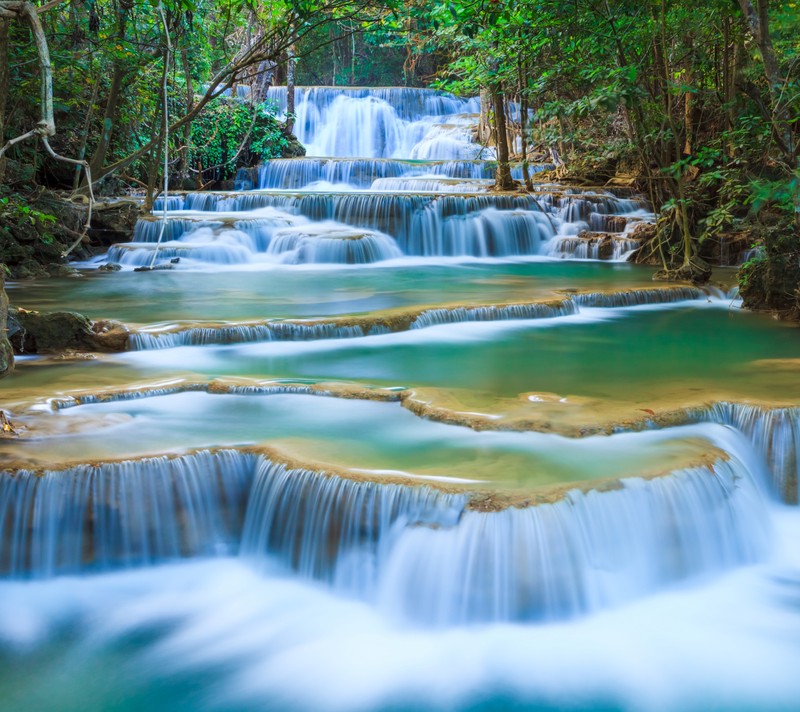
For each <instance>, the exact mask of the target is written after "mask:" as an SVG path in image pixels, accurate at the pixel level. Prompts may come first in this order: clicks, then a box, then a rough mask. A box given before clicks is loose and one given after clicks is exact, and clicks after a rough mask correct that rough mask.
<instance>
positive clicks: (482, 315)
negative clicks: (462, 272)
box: [411, 299, 578, 329]
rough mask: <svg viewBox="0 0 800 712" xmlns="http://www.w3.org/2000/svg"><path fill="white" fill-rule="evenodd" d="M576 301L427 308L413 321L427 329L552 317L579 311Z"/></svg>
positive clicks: (414, 326) (416, 325)
mask: <svg viewBox="0 0 800 712" xmlns="http://www.w3.org/2000/svg"><path fill="white" fill-rule="evenodd" d="M577 311H578V309H577V306H576V304H575V302H574V301H572V300H571V299H564V300H563V301H562V302H560V303H558V304H506V305H503V306H486V307H455V308H452V309H447V308H444V309H427V310H426V311H424V312H422V314H420V315H419V316H418V317H417V318H416V319H414V321H413V322H412V323H411V328H412V329H425V328H427V327H429V326H439V325H441V324H456V323H459V322H465V321H507V320H510V319H552V318H554V317H559V316H569V315H571V314H575V313H577Z"/></svg>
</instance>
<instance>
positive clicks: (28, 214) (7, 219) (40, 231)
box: [0, 193, 56, 245]
mask: <svg viewBox="0 0 800 712" xmlns="http://www.w3.org/2000/svg"><path fill="white" fill-rule="evenodd" d="M55 223H56V216H55V215H50V214H49V213H45V212H42V211H41V210H35V209H34V208H31V207H30V206H29V205H28V204H27V203H26V200H25V198H24V197H23V196H21V195H19V194H18V193H11V194H10V195H4V196H2V197H0V233H2V234H3V235H4V236H5V237H7V238H12V237H16V236H17V235H18V234H20V233H32V234H35V235H37V236H38V239H39V240H40V241H41V242H43V243H44V244H45V245H52V244H53V242H54V241H55V238H54V237H53V234H52V232H51V229H52V227H53V226H54V225H55Z"/></svg>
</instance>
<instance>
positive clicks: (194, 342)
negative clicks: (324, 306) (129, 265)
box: [129, 322, 389, 351]
mask: <svg viewBox="0 0 800 712" xmlns="http://www.w3.org/2000/svg"><path fill="white" fill-rule="evenodd" d="M386 333H389V330H388V329H387V328H386V327H385V326H383V325H380V324H375V325H373V326H360V325H352V326H350V325H343V324H336V323H332V322H320V323H313V324H302V323H298V322H265V323H263V324H230V325H221V326H207V327H203V326H196V327H195V326H193V327H187V328H184V329H178V330H175V331H161V332H147V331H138V332H135V333H132V334H131V335H130V337H129V344H130V349H131V350H132V351H144V350H149V349H169V348H174V347H176V346H203V345H209V344H244V343H253V342H259V341H312V340H316V339H354V338H358V337H362V336H375V335H377V334H386Z"/></svg>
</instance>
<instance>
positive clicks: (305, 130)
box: [267, 87, 480, 158]
mask: <svg viewBox="0 0 800 712" xmlns="http://www.w3.org/2000/svg"><path fill="white" fill-rule="evenodd" d="M267 98H268V99H269V100H271V101H273V102H275V104H276V105H277V106H278V108H279V110H280V111H285V108H286V87H272V88H270V90H269V92H268V96H267ZM295 107H296V114H297V119H296V122H295V132H296V134H297V137H298V139H299V140H300V142H301V143H302V144H303V145H305V146H306V148H307V153H308V155H311V156H338V157H345V156H347V157H356V158H402V157H409V156H410V157H411V158H415V157H420V156H415V155H414V150H415V148H416V147H417V145H419V144H420V143H421V142H422V143H425V146H426V148H425V149H422V150H423V152H425V153H426V154H430V153H435V154H436V155H435V156H430V157H437V158H477V156H476V155H472V156H465V155H462V154H463V153H465V152H466V149H462V148H461V146H465V147H470V146H472V147H474V144H472V142H471V136H465V137H464V138H463V139H460V140H458V139H455V138H453V137H452V136H451V135H448V136H447V137H445V140H444V141H437V138H436V134H437V131H441V130H442V129H441V128H440V127H441V126H443V125H445V124H449V123H451V122H453V121H458V119H457V118H456V115H459V114H475V113H478V112H479V111H480V105H479V103H478V102H477V100H475V99H459V98H457V97H455V96H453V95H451V94H447V93H445V92H437V91H433V90H430V89H404V88H400V87H397V88H392V87H388V88H375V89H360V88H352V87H342V88H340V87H298V88H297V89H296V90H295ZM462 121H464V120H463V119H462ZM473 122H474V120H472V119H469V120H466V121H465V123H466V124H467V125H471V124H472V123H473ZM431 134H433V136H431ZM453 141H458V143H459V148H458V149H454V148H453V146H452V142H453ZM431 143H432V144H434V145H436V146H438V148H435V149H430V148H429V147H428V146H429V144H431ZM472 153H473V154H474V153H475V151H474V150H472Z"/></svg>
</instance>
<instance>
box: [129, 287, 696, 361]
mask: <svg viewBox="0 0 800 712" xmlns="http://www.w3.org/2000/svg"><path fill="white" fill-rule="evenodd" d="M707 298H708V294H707V293H706V292H705V291H703V290H701V289H698V288H696V287H666V288H662V289H658V288H653V289H634V290H628V291H624V292H616V293H614V292H610V293H605V292H589V293H584V294H574V295H571V296H570V297H569V298H566V299H562V300H560V301H558V302H531V303H527V304H501V305H491V304H490V305H485V306H451V307H442V308H438V309H425V310H424V311H422V312H420V313H419V314H417V315H416V316H412V317H411V320H410V321H409V322H408V324H407V325H404V324H403V322H402V320H401V321H398V322H397V323H396V324H395V325H394V326H393V328H391V329H390V328H389V326H387V324H386V321H385V320H384V319H381V318H380V317H377V318H375V320H374V321H373V322H372V323H370V321H368V320H364V321H362V322H361V323H355V324H346V323H341V322H337V321H318V322H311V321H309V322H297V321H264V322H256V323H253V322H250V323H243V324H220V325H210V326H186V327H171V328H168V329H164V328H163V327H162V326H155V327H150V328H143V329H141V330H139V331H134V332H132V333H131V335H130V337H129V348H130V349H131V350H132V351H140V350H150V349H166V348H174V347H178V346H202V345H211V344H239V343H252V342H259V341H312V340H317V339H353V338H360V337H364V336H377V335H381V334H388V333H391V331H392V330H395V331H401V330H404V329H406V328H408V329H424V328H427V327H431V326H439V325H442V324H456V323H460V322H475V321H508V320H514V319H552V318H557V317H564V316H571V315H573V314H577V313H579V311H580V307H592V308H624V307H635V306H640V305H646V304H669V303H673V302H682V301H692V300H697V299H707Z"/></svg>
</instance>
